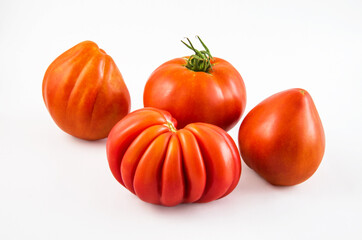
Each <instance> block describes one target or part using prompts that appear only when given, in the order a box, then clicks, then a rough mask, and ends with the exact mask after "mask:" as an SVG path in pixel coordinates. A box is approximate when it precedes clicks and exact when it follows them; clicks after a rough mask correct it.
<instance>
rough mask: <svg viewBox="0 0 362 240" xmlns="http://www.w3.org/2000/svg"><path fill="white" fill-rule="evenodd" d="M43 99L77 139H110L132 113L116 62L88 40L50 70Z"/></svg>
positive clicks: (56, 61) (44, 81) (44, 83)
mask: <svg viewBox="0 0 362 240" xmlns="http://www.w3.org/2000/svg"><path fill="white" fill-rule="evenodd" d="M43 98H44V102H45V105H46V107H47V109H48V111H49V113H50V115H51V116H52V118H53V119H54V121H55V123H56V124H57V125H58V126H59V127H60V128H61V129H62V130H63V131H65V132H67V133H69V134H70V135H73V136H75V137H78V138H82V139H87V140H96V139H101V138H105V137H107V135H108V133H109V131H110V130H111V128H112V127H113V126H114V124H116V123H117V122H118V121H119V120H120V119H121V118H123V117H124V116H125V115H126V114H127V113H128V112H129V110H130V96H129V93H128V89H127V87H126V85H125V83H124V81H123V78H122V75H121V73H120V72H119V70H118V68H117V66H116V64H115V63H114V61H113V59H112V58H111V57H110V56H109V55H107V54H106V53H105V52H104V51H103V50H102V49H100V48H99V47H98V46H97V44H95V43H94V42H91V41H85V42H82V43H79V44H78V45H76V46H74V47H72V48H71V49H69V50H68V51H66V52H64V53H63V54H62V55H60V56H59V57H58V58H57V59H55V60H54V62H52V64H50V66H49V67H48V69H47V71H46V73H45V76H44V80H43Z"/></svg>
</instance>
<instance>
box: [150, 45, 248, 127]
mask: <svg viewBox="0 0 362 240" xmlns="http://www.w3.org/2000/svg"><path fill="white" fill-rule="evenodd" d="M200 41H201V40H200ZM189 43H190V45H187V46H188V47H189V48H191V49H192V50H193V51H195V55H192V56H190V57H185V58H176V59H173V60H171V61H168V62H166V63H164V64H162V65H161V66H159V67H158V68H157V69H156V70H155V71H154V72H153V73H152V74H151V76H150V77H149V79H148V81H147V83H146V86H145V89H144V95H143V103H144V106H145V107H155V108H159V109H163V110H166V111H168V112H170V113H171V114H172V115H173V116H174V117H175V118H176V119H177V122H178V125H179V127H180V128H182V127H184V126H186V125H187V124H189V123H193V122H206V123H210V124H214V125H217V126H219V127H221V128H223V129H224V130H226V131H227V130H229V129H231V128H232V127H233V126H234V125H235V124H236V123H237V122H238V121H239V119H240V118H241V116H242V114H243V112H244V110H245V105H246V90H245V85H244V81H243V79H242V77H241V76H240V74H239V72H238V71H237V70H236V69H235V68H234V67H233V66H232V65H231V64H230V63H229V62H227V61H225V60H223V59H221V58H216V57H212V56H211V54H210V52H209V51H208V49H207V47H206V46H205V45H204V44H203V45H204V47H205V49H206V51H198V50H196V49H194V48H193V46H192V44H191V42H189Z"/></svg>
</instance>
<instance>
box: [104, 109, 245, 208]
mask: <svg viewBox="0 0 362 240" xmlns="http://www.w3.org/2000/svg"><path fill="white" fill-rule="evenodd" d="M107 156H108V162H109V166H110V169H111V171H112V173H113V176H114V177H115V178H116V179H117V180H118V182H120V183H121V184H122V185H123V186H124V187H126V188H127V189H128V190H129V191H131V192H132V193H134V194H136V195H137V196H138V197H139V198H140V199H141V200H143V201H145V202H149V203H154V204H160V205H165V206H174V205H177V204H179V203H182V202H185V203H191V202H209V201H212V200H216V199H219V198H222V197H224V196H226V195H228V194H229V193H230V192H231V191H232V190H233V189H234V188H235V187H236V185H237V183H238V181H239V178H240V174H241V162H240V156H239V154H238V150H237V147H236V145H235V143H234V141H233V140H232V138H231V137H230V136H229V135H228V134H227V133H226V132H225V131H224V130H222V129H221V128H219V127H216V126H214V125H211V124H207V123H192V124H189V125H187V126H186V127H185V128H184V129H181V130H176V120H175V119H173V118H172V117H171V115H170V114H169V113H168V112H166V111H162V110H158V109H155V108H144V109H140V110H137V111H134V112H132V113H130V114H128V115H127V116H126V117H125V118H123V119H122V120H121V121H120V122H119V123H117V124H116V125H115V126H114V127H113V129H112V131H111V132H110V134H109V136H108V140H107Z"/></svg>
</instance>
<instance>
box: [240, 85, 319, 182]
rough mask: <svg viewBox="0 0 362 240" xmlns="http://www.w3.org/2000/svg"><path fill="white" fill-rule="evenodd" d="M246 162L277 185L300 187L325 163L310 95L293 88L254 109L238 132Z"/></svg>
mask: <svg viewBox="0 0 362 240" xmlns="http://www.w3.org/2000/svg"><path fill="white" fill-rule="evenodd" d="M239 146H240V153H241V156H242V158H243V160H244V161H245V163H246V164H247V165H248V166H249V167H250V168H252V169H253V170H255V171H256V172H257V173H258V174H259V175H260V176H262V177H263V178H265V179H266V180H267V181H269V182H270V183H272V184H274V185H285V186H289V185H295V184H299V183H301V182H303V181H305V180H307V179H308V178H309V177H311V176H312V175H313V173H314V172H315V171H316V170H317V168H318V166H319V164H320V163H321V161H322V158H323V154H324V149H325V136H324V130H323V126H322V122H321V120H320V118H319V115H318V112H317V109H316V107H315V105H314V103H313V100H312V98H311V96H310V95H309V93H308V92H307V91H306V90H303V89H298V88H296V89H290V90H286V91H283V92H280V93H277V94H274V95H272V96H271V97H269V98H267V99H265V100H264V101H262V102H261V103H259V104H258V105H257V106H256V107H255V108H254V109H252V110H251V111H250V112H249V113H248V115H247V116H246V117H245V119H244V120H243V122H242V124H241V126H240V129H239Z"/></svg>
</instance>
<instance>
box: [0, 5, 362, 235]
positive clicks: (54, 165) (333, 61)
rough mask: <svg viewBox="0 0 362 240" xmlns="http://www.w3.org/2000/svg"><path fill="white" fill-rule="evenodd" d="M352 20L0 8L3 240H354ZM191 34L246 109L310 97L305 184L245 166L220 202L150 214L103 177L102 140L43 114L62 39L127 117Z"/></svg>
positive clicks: (360, 59)
mask: <svg viewBox="0 0 362 240" xmlns="http://www.w3.org/2000/svg"><path fill="white" fill-rule="evenodd" d="M361 13H362V1H360V0H355V1H353V0H350V1H347V0H341V1H327V0H326V1H317V0H307V1H288V0H285V1H281V0H278V1H276V0H274V1H251V0H250V1H237V0H235V1H226V0H225V1H212V0H208V1H202V0H199V1H197V0H194V1H188V0H183V1H173V2H172V1H166V0H165V1H154V2H152V1H99V2H96V1H76V0H72V1H54V2H52V1H45V0H44V1H10V0H8V1H4V0H2V1H0V239H141V238H142V239H227V238H230V239H231V238H233V239H362V230H361V226H362V217H361V215H362V207H361V203H362V191H361V190H362V187H361V184H362V157H361V155H362V150H361V149H362V146H361V144H362V142H361V134H362V127H361V123H362V14H361ZM197 34H198V35H200V36H201V37H202V39H203V40H204V42H205V43H206V44H207V45H208V47H209V48H210V50H211V52H212V54H213V55H214V56H217V57H221V58H224V59H226V60H228V61H229V62H230V63H232V64H233V65H234V66H235V67H236V68H237V69H238V70H239V72H240V73H241V75H242V76H243V78H244V81H245V84H246V88H247V93H248V102H247V108H246V113H247V112H248V111H249V110H250V109H251V108H252V107H254V106H255V105H256V104H257V103H258V102H260V101H261V100H263V99H264V98H266V97H268V96H270V95H271V94H273V93H276V92H279V91H282V90H285V89H288V88H293V87H300V88H305V89H306V90H307V91H309V93H310V94H311V95H312V97H313V99H314V102H315V104H316V106H317V109H318V110H319V114H320V117H321V119H322V122H323V124H324V129H325V133H326V152H325V156H324V159H323V161H322V164H321V166H320V168H319V169H318V171H317V172H316V174H314V176H313V177H312V178H310V179H309V180H308V181H306V182H305V183H302V184H300V185H298V186H294V187H275V186H272V185H270V184H268V183H267V182H265V181H264V180H263V179H261V178H260V177H259V176H258V175H256V174H255V173H254V172H253V171H252V170H250V169H249V168H248V167H246V166H245V164H244V163H243V173H242V177H241V180H240V182H239V185H238V186H237V188H236V189H235V190H234V192H232V193H231V194H230V195H229V196H227V197H226V198H223V199H221V200H217V201H214V202H211V203H207V204H188V205H185V204H184V205H179V206H177V207H173V208H166V207H161V206H155V205H151V204H147V203H144V202H142V201H140V200H139V199H138V198H136V197H135V196H134V195H132V194H131V193H130V192H128V191H127V190H126V189H124V188H123V187H122V186H121V185H120V184H119V183H118V182H117V181H116V180H115V179H114V178H113V176H112V174H111V172H110V170H109V168H108V164H107V159H106V153H105V143H106V140H101V141H96V142H88V141H83V140H79V139H76V138H73V137H71V136H69V135H67V134H65V133H64V132H62V131H61V130H60V129H59V128H58V127H57V126H56V125H55V123H54V122H53V120H52V119H51V117H50V115H49V114H48V112H47V110H46V108H45V105H44V103H43V99H42V93H41V85H42V78H43V76H44V73H45V70H46V68H47V67H48V65H49V64H50V63H51V62H52V61H53V60H54V59H55V58H56V57H57V56H58V55H60V54H61V53H62V52H64V51H65V50H67V49H69V48H70V47H72V46H73V45H75V44H77V43H79V42H81V41H84V40H93V41H95V42H96V43H97V44H98V45H99V46H100V47H101V48H103V49H104V50H105V51H106V52H107V53H108V54H109V55H111V56H112V57H113V59H114V60H115V62H116V63H117V65H118V67H119V69H120V71H121V72H122V74H123V77H124V79H125V82H126V84H127V86H128V89H129V91H130V94H131V98H132V110H135V109H138V108H141V107H142V94H143V87H144V84H145V83H146V81H147V78H148V76H149V75H150V74H151V72H152V71H153V70H154V69H155V68H156V67H158V66H159V65H160V64H161V63H163V62H165V61H167V60H170V59H172V58H175V57H181V56H185V55H188V54H190V53H191V52H190V51H189V50H188V49H186V47H184V46H183V45H182V44H181V43H180V40H181V39H183V38H184V37H190V38H191V39H192V40H193V41H194V42H196V39H195V38H194V36H195V35H197ZM195 45H197V46H199V45H198V44H195ZM244 116H245V114H244ZM244 116H243V117H244ZM240 123H241V122H239V123H238V125H236V126H235V127H234V128H233V129H232V130H231V131H230V132H229V133H230V134H231V136H232V137H233V138H234V140H236V141H237V132H238V129H239V125H240Z"/></svg>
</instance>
